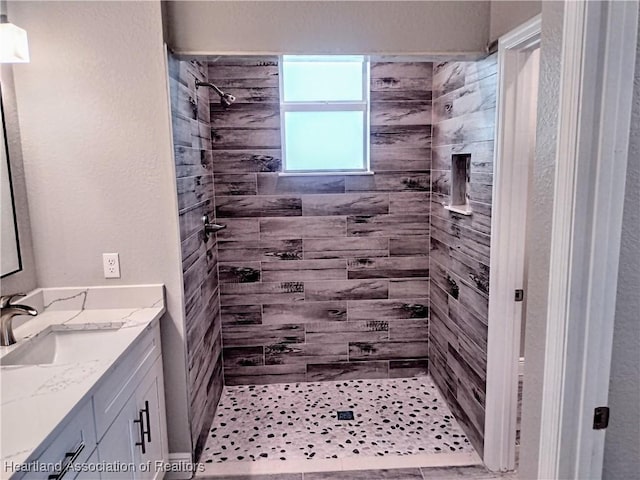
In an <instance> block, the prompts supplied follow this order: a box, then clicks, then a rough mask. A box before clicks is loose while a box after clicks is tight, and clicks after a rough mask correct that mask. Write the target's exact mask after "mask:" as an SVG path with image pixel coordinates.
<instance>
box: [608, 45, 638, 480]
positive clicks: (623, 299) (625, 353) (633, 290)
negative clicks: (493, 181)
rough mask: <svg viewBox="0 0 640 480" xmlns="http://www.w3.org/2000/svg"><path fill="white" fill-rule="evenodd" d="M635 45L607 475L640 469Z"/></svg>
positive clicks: (617, 475) (621, 475)
mask: <svg viewBox="0 0 640 480" xmlns="http://www.w3.org/2000/svg"><path fill="white" fill-rule="evenodd" d="M636 48H637V50H636V72H635V78H634V89H633V111H632V116H631V135H630V138H629V163H628V166H627V184H626V188H625V201H624V213H623V220H622V222H623V223H622V243H621V246H620V270H619V272H618V294H617V301H616V320H615V326H614V331H613V354H612V359H611V379H610V383H609V407H610V408H611V419H610V422H609V428H608V429H607V435H606V441H605V450H604V466H603V472H602V478H604V479H605V480H608V479H612V480H613V479H617V478H633V477H634V476H637V475H638V472H640V441H638V439H640V408H638V406H639V405H640V317H639V313H638V312H640V213H639V212H640V211H639V210H638V205H640V36H638V43H637V47H636Z"/></svg>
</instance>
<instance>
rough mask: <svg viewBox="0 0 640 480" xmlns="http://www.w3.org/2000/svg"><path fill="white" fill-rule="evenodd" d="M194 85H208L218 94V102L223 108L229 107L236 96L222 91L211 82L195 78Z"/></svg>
mask: <svg viewBox="0 0 640 480" xmlns="http://www.w3.org/2000/svg"><path fill="white" fill-rule="evenodd" d="M196 87H209V88H211V89H212V90H214V91H215V92H216V93H217V94H218V95H219V96H220V104H221V105H222V106H223V107H225V108H227V107H229V106H230V105H231V104H232V103H233V102H235V101H236V97H234V96H233V95H231V94H230V93H224V92H223V91H222V90H220V89H219V88H218V87H216V86H215V85H214V84H213V83H211V82H201V81H199V80H196Z"/></svg>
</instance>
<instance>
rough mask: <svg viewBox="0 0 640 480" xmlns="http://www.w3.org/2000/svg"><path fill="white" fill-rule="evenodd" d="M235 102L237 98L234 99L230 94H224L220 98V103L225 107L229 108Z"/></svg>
mask: <svg viewBox="0 0 640 480" xmlns="http://www.w3.org/2000/svg"><path fill="white" fill-rule="evenodd" d="M235 101H236V97H234V96H233V95H231V94H229V93H223V94H222V95H221V96H220V103H221V104H222V106H223V107H229V106H231V104H232V103H233V102H235Z"/></svg>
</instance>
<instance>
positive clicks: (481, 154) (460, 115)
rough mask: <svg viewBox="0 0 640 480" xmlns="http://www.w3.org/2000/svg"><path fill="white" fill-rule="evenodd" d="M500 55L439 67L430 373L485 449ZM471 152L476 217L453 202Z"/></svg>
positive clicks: (473, 438) (471, 196) (436, 67)
mask: <svg viewBox="0 0 640 480" xmlns="http://www.w3.org/2000/svg"><path fill="white" fill-rule="evenodd" d="M496 66H497V65H496V57H495V55H493V56H491V57H488V58H487V59H485V60H481V61H478V62H447V63H441V64H437V65H434V75H433V95H434V99H433V159H432V170H431V179H432V190H433V192H432V198H431V250H430V272H431V277H430V292H431V297H430V305H431V309H430V313H431V318H430V330H429V361H430V368H429V371H430V373H431V375H432V377H433V379H434V381H435V383H436V385H438V388H439V389H440V391H441V392H442V394H443V395H444V396H445V398H446V399H447V402H448V403H449V406H450V408H451V410H452V412H453V413H454V415H455V416H456V418H457V419H458V421H459V422H460V423H461V425H462V426H463V427H464V429H465V431H466V433H467V435H468V436H469V438H470V439H471V441H472V443H473V445H474V447H475V448H476V449H477V450H478V451H479V452H480V453H482V451H483V435H484V412H485V391H486V388H485V387H486V371H487V323H488V322H487V311H488V305H489V245H490V243H489V242H490V234H491V189H492V184H493V137H494V128H495V113H496V112H495V104H496V80H497V75H496ZM456 153H470V154H471V175H470V187H469V199H470V204H471V208H472V209H473V214H472V215H471V216H464V215H460V214H457V213H453V212H449V211H447V210H445V209H444V208H443V207H442V204H443V203H448V195H449V188H450V185H449V181H450V173H451V155H452V154H456Z"/></svg>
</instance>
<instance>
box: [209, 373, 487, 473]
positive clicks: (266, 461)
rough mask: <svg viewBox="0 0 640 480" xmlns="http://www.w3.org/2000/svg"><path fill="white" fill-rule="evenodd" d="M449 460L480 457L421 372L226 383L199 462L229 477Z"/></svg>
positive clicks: (457, 462)
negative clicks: (415, 374)
mask: <svg viewBox="0 0 640 480" xmlns="http://www.w3.org/2000/svg"><path fill="white" fill-rule="evenodd" d="M338 412H352V413H353V420H349V419H347V420H339V419H338ZM341 415H342V414H341ZM346 415H347V416H348V413H347V414H346ZM407 456H410V457H407ZM400 457H402V458H400ZM434 459H436V460H434ZM449 459H451V461H452V464H453V465H468V464H473V463H477V462H478V461H479V459H478V457H477V454H475V451H474V449H473V447H472V446H471V444H470V443H469V441H468V439H467V438H466V436H465V434H464V432H463V431H462V429H461V428H460V426H459V425H458V423H457V422H456V420H455V419H454V418H453V415H452V414H451V412H450V411H449V409H448V408H447V406H446V404H445V402H444V400H443V399H442V397H441V396H440V393H439V392H438V390H437V388H436V387H435V385H434V384H433V382H432V380H431V378H430V377H416V378H400V379H385V380H346V381H338V382H321V383H290V384H276V385H250V386H233V387H225V390H224V392H223V395H222V398H221V399H220V404H219V406H218V411H217V413H216V418H215V420H214V422H213V425H212V427H211V432H210V437H209V439H208V441H207V443H206V445H205V448H204V451H203V453H202V457H201V458H200V462H201V463H203V464H204V465H205V472H204V474H205V475H218V478H220V476H223V475H225V472H226V475H227V476H226V477H224V478H231V477H228V475H229V474H230V473H231V472H235V473H246V472H251V473H254V474H258V473H260V474H268V473H276V472H278V473H279V474H281V475H284V474H285V472H291V473H292V474H296V472H310V471H312V472H316V473H320V472H326V471H331V470H357V469H362V468H381V469H385V468H398V467H401V466H411V467H420V466H424V465H431V466H434V465H435V466H442V465H448V463H447V462H448V461H449ZM434 462H435V463H434ZM358 465H360V466H359V467H358ZM389 471H391V470H389ZM352 474H355V473H354V472H352ZM306 475H308V473H306ZM248 478H250V477H248ZM257 478H259V477H257ZM274 478H277V477H274ZM282 478H286V476H283V477H282ZM310 478H315V477H310ZM318 478H321V477H318ZM327 478H331V477H327ZM336 478H338V477H336ZM339 478H351V477H339ZM353 478H359V477H353ZM390 478H396V477H390Z"/></svg>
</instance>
